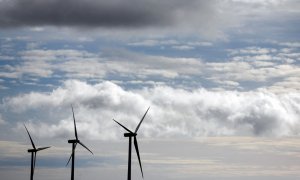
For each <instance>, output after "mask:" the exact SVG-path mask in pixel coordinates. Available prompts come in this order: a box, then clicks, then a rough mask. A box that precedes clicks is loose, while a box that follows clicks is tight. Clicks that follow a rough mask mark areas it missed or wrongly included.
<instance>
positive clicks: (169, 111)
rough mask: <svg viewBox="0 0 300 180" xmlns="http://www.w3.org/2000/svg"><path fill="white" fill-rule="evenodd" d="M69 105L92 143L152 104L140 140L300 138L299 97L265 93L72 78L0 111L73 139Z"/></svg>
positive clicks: (41, 131) (40, 131) (114, 134)
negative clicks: (126, 86) (134, 87)
mask: <svg viewBox="0 0 300 180" xmlns="http://www.w3.org/2000/svg"><path fill="white" fill-rule="evenodd" d="M71 103H73V104H74V107H75V115H76V118H77V120H78V127H79V128H78V129H79V134H80V135H81V136H84V137H85V138H89V139H102V140H107V139H116V138H121V137H122V131H123V130H122V129H120V128H119V126H118V125H117V124H115V123H114V122H113V121H112V118H115V119H117V120H119V121H120V122H121V123H123V124H124V125H126V126H128V127H129V128H130V129H134V128H135V126H136V125H137V124H138V121H139V119H140V118H141V117H142V115H143V113H144V112H145V110H146V109H147V107H148V106H151V109H150V111H149V114H148V115H147V117H146V119H145V121H144V124H143V126H142V127H141V129H140V134H141V135H140V136H142V137H149V138H150V137H151V138H155V137H172V138H178V137H201V136H219V135H229V136H231V135H233V136H244V135H250V136H251V135H253V136H271V137H279V136H298V135H299V134H300V124H299V122H300V94H299V93H286V94H280V95H275V94H273V93H270V92H268V91H267V90H261V91H250V92H236V91H223V92H214V91H208V90H206V89H196V90H193V91H187V90H183V89H176V88H172V87H168V86H157V87H153V88H146V89H139V90H125V89H123V88H122V87H120V86H118V85H116V84H114V83H112V82H103V83H99V84H94V85H92V84H88V83H86V82H82V81H77V80H68V81H66V82H65V83H64V85H63V86H62V87H59V88H57V89H54V90H53V91H52V92H48V93H39V92H31V93H28V94H22V95H19V96H15V97H10V98H6V99H5V100H4V101H3V104H2V106H1V107H2V108H4V109H6V112H10V114H11V116H12V117H10V118H11V119H14V123H15V124H17V125H18V126H19V128H23V127H22V126H21V122H23V121H27V122H28V123H27V124H28V126H29V128H30V129H31V131H32V133H34V134H36V135H39V136H44V137H45V136H50V137H66V136H67V137H72V136H73V124H72V117H71V110H70V104H71ZM4 117H6V118H8V117H7V116H4ZM20 117H22V118H20ZM5 120H6V119H5ZM11 122H13V121H12V120H11Z"/></svg>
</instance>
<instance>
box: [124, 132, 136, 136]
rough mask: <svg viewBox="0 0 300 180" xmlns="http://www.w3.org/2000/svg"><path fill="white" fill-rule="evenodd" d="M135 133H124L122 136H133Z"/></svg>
mask: <svg viewBox="0 0 300 180" xmlns="http://www.w3.org/2000/svg"><path fill="white" fill-rule="evenodd" d="M136 135H137V134H136V133H131V132H130V133H124V137H135V136H136Z"/></svg>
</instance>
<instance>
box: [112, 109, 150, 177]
mask: <svg viewBox="0 0 300 180" xmlns="http://www.w3.org/2000/svg"><path fill="white" fill-rule="evenodd" d="M149 108H150V107H148V109H147V111H146V112H145V114H144V116H143V117H142V119H141V121H140V123H139V124H138V125H137V127H136V129H135V131H134V132H132V131H130V130H129V129H128V128H126V127H125V126H123V125H122V124H121V123H119V122H118V121H116V120H114V119H113V120H114V121H115V122H116V123H118V124H119V125H120V126H121V127H122V128H124V129H125V130H126V131H128V133H124V137H129V148H128V171H127V180H131V142H132V137H133V138H134V147H135V151H136V154H137V157H138V159H139V164H140V168H141V173H142V177H143V178H144V174H143V168H142V163H141V158H140V153H139V147H138V143H137V139H136V135H137V131H138V130H139V128H140V125H141V124H142V122H143V120H144V118H145V116H146V114H147V112H148V110H149Z"/></svg>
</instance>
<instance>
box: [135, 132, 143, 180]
mask: <svg viewBox="0 0 300 180" xmlns="http://www.w3.org/2000/svg"><path fill="white" fill-rule="evenodd" d="M134 147H135V151H136V154H137V157H138V159H139V164H140V168H141V172H142V177H143V178H144V173H143V168H142V163H141V158H140V153H139V146H138V143H137V140H136V136H134Z"/></svg>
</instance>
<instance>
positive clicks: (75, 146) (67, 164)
mask: <svg viewBox="0 0 300 180" xmlns="http://www.w3.org/2000/svg"><path fill="white" fill-rule="evenodd" d="M76 146H77V143H76V144H75V146H74V151H75V148H76ZM72 155H73V152H72V154H71V156H70V158H69V160H68V162H67V164H66V166H68V164H69V162H70V160H71V158H72Z"/></svg>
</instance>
